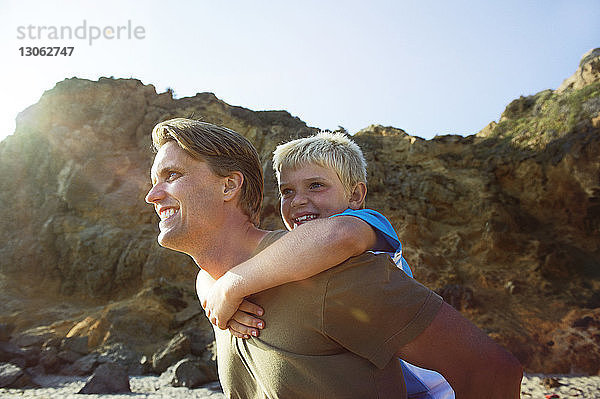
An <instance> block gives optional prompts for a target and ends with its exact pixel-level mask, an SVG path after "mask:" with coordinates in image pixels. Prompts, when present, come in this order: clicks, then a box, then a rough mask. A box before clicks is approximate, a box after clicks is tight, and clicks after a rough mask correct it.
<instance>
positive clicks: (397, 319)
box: [215, 231, 442, 399]
mask: <svg viewBox="0 0 600 399" xmlns="http://www.w3.org/2000/svg"><path fill="white" fill-rule="evenodd" d="M283 234H285V232H284V231H275V232H271V233H269V234H268V235H267V236H265V238H264V239H263V240H262V242H261V244H260V245H259V247H258V248H257V251H256V252H259V251H261V250H262V249H264V248H266V247H267V246H268V245H270V244H271V243H273V242H274V241H275V240H277V239H278V238H280V237H281V236H282V235H283ZM249 299H250V301H252V302H254V303H256V304H258V305H260V306H262V307H263V308H264V309H265V315H264V317H263V319H264V320H265V329H264V330H262V331H261V333H260V337H259V338H254V337H252V338H249V339H246V340H244V339H239V338H236V337H234V336H232V335H231V334H230V333H229V331H227V330H225V331H222V330H219V329H215V335H216V340H217V362H218V368H219V379H220V381H221V385H222V386H223V390H224V392H225V394H226V396H227V397H230V398H243V399H253V398H257V399H258V398H261V399H262V398H285V399H288V398H310V399H314V398H361V399H365V398H402V397H405V396H406V389H405V387H404V378H403V376H402V371H401V367H400V363H399V361H398V359H397V358H396V356H395V353H396V352H397V350H398V349H399V348H401V347H402V346H403V345H404V344H406V343H408V342H410V341H411V340H413V339H414V338H415V337H416V336H417V335H419V334H420V333H421V332H422V331H423V330H424V329H425V328H426V327H427V326H428V325H429V324H430V323H431V321H432V320H433V318H434V317H435V315H436V314H437V312H438V310H439V308H440V306H441V303H442V299H441V298H440V297H439V296H438V295H436V294H435V293H433V292H432V291H431V290H429V289H427V288H426V287H424V286H423V285H421V284H419V283H418V282H417V281H416V280H414V279H412V278H410V277H408V276H407V275H406V274H405V273H404V272H403V271H401V270H400V269H398V268H397V267H396V265H395V264H394V263H393V262H392V261H391V260H390V258H389V256H388V255H386V254H381V255H375V254H372V253H364V254H362V255H360V256H357V257H354V258H350V259H349V260H347V261H345V262H343V263H341V264H340V265H338V266H336V267H334V268H331V269H329V270H326V271H324V272H322V273H319V274H318V275H316V276H313V277H311V278H309V279H306V280H302V281H298V282H293V283H288V284H284V285H281V286H278V287H275V288H272V289H269V290H266V291H262V292H260V293H258V294H255V295H253V296H252V297H250V298H249Z"/></svg>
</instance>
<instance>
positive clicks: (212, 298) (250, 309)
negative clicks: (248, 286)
mask: <svg viewBox="0 0 600 399" xmlns="http://www.w3.org/2000/svg"><path fill="white" fill-rule="evenodd" d="M237 278H238V277H237V276H235V275H233V274H228V273H226V274H225V275H223V276H222V277H221V278H220V279H218V280H217V281H216V282H215V283H214V284H213V285H212V287H210V289H209V291H208V293H207V294H206V295H205V296H204V300H203V302H202V307H203V308H204V312H205V313H206V317H208V320H210V322H211V323H212V324H214V325H215V326H217V327H219V328H220V329H221V330H225V329H227V328H228V327H229V320H230V319H231V318H232V317H233V316H234V314H235V313H236V312H237V311H238V308H239V310H241V311H242V312H246V313H249V314H255V315H257V316H261V315H262V312H263V310H262V308H261V307H260V306H257V305H255V304H252V303H250V302H247V301H246V304H244V305H243V306H240V305H242V301H243V300H244V298H243V297H238V296H237V295H236V294H235V287H236V283H237V281H236V279H237ZM237 318H238V320H235V321H237V322H238V323H240V324H242V325H246V326H249V327H255V325H252V324H246V323H245V322H246V321H249V320H248V319H247V318H246V317H242V316H240V315H238V317H237ZM254 323H255V324H256V323H257V322H254ZM234 328H235V327H234ZM239 330H241V331H240V332H243V329H241V328H240V329H239Z"/></svg>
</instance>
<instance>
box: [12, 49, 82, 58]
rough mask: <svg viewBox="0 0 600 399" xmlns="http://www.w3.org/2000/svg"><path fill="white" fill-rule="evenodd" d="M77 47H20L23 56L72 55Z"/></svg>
mask: <svg viewBox="0 0 600 399" xmlns="http://www.w3.org/2000/svg"><path fill="white" fill-rule="evenodd" d="M73 50H75V47H19V52H20V54H21V57H58V56H63V57H70V56H71V55H72V54H73Z"/></svg>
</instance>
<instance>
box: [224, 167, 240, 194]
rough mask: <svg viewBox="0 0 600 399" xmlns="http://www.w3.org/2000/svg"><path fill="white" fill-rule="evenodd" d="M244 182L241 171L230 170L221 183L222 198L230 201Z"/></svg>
mask: <svg viewBox="0 0 600 399" xmlns="http://www.w3.org/2000/svg"><path fill="white" fill-rule="evenodd" d="M243 183H244V175H243V174H242V172H237V171H236V172H232V173H231V174H230V175H229V176H227V177H225V182H224V184H223V199H224V201H226V202H227V201H231V200H232V199H234V198H235V197H236V196H237V194H238V193H239V192H240V191H241V189H242V184H243Z"/></svg>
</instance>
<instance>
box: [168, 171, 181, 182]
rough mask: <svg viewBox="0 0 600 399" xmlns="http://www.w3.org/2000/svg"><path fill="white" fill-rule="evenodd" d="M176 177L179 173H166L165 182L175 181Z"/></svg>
mask: <svg viewBox="0 0 600 399" xmlns="http://www.w3.org/2000/svg"><path fill="white" fill-rule="evenodd" d="M178 177H179V173H178V172H173V171H171V172H169V173H167V179H166V180H167V181H173V180H175V179H177V178H178Z"/></svg>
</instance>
